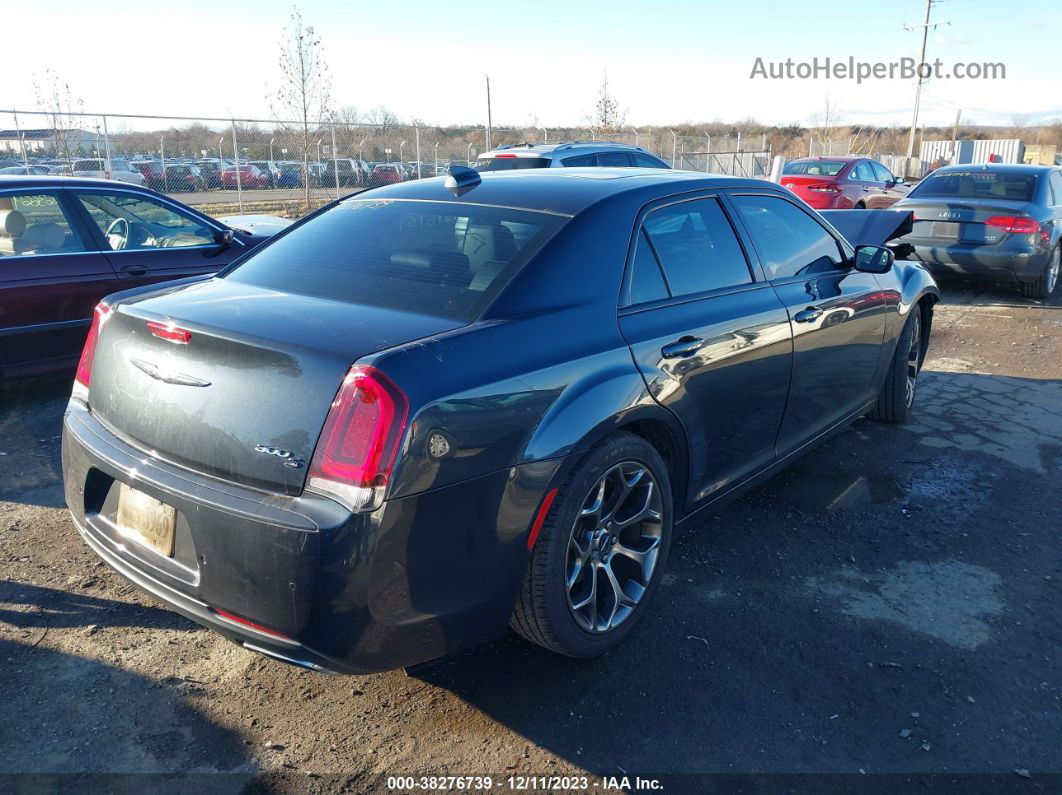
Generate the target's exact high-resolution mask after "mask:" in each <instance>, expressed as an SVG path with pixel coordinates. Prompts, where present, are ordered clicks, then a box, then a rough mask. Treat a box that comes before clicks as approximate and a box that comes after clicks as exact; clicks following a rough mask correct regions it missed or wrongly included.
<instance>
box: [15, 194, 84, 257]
mask: <svg viewBox="0 0 1062 795" xmlns="http://www.w3.org/2000/svg"><path fill="white" fill-rule="evenodd" d="M84 250H85V247H84V245H83V244H82V242H81V239H80V238H79V237H78V235H77V233H76V232H75V231H74V229H73V227H71V225H70V221H69V219H68V218H67V217H66V213H64V212H63V208H62V206H61V205H60V204H59V200H58V199H57V198H56V197H55V196H52V195H50V194H46V193H45V194H34V193H14V194H6V195H3V196H0V258H3V257H32V256H45V255H47V254H69V253H71V252H77V251H84Z"/></svg>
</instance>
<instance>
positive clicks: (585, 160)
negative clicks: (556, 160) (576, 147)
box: [561, 155, 594, 166]
mask: <svg viewBox="0 0 1062 795" xmlns="http://www.w3.org/2000/svg"><path fill="white" fill-rule="evenodd" d="M561 164H562V165H565V166H592V165H594V156H593V155H579V156H578V157H569V158H565V159H564V160H562V161H561Z"/></svg>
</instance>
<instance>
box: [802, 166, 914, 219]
mask: <svg viewBox="0 0 1062 795" xmlns="http://www.w3.org/2000/svg"><path fill="white" fill-rule="evenodd" d="M782 187H785V188H789V190H791V191H793V193H795V194H796V195H797V196H799V197H800V198H801V199H803V200H804V201H806V202H807V203H808V204H810V205H811V206H812V207H814V208H815V209H816V210H848V209H856V210H862V209H871V210H881V209H883V208H885V207H889V206H890V205H892V204H893V203H895V202H897V201H899V200H900V199H902V198H904V197H905V196H907V194H908V193H909V192H910V191H911V186H910V185H908V184H907V182H906V181H905V180H904V178H903V177H897V176H894V175H893V173H892V172H891V171H889V170H888V169H887V168H885V166H883V165H882V164H881V163H879V162H877V161H876V160H870V159H868V158H865V157H805V158H801V159H800V160H791V161H790V162H788V163H786V164H785V167H784V168H783V169H782Z"/></svg>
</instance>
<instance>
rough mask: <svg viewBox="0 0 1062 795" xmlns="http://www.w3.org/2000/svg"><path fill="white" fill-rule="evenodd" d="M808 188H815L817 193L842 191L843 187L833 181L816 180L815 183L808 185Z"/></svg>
mask: <svg viewBox="0 0 1062 795" xmlns="http://www.w3.org/2000/svg"><path fill="white" fill-rule="evenodd" d="M806 187H807V189H808V190H813V191H815V192H816V193H840V192H841V189H840V188H838V187H837V186H836V185H834V184H833V183H832V182H816V183H815V184H813V185H808V186H806Z"/></svg>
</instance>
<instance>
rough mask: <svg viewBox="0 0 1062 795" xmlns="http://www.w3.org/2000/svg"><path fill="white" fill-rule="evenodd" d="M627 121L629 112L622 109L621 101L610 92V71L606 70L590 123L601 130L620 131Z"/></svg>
mask: <svg viewBox="0 0 1062 795" xmlns="http://www.w3.org/2000/svg"><path fill="white" fill-rule="evenodd" d="M626 123H627V114H626V112H625V111H621V110H620V106H619V101H618V100H617V99H616V98H615V97H614V96H612V94H610V93H609V90H608V73H607V72H605V73H604V75H603V77H602V79H601V88H600V89H599V90H598V94H597V102H596V103H594V112H593V114H592V115H591V116H590V124H591V125H592V126H593V127H595V128H597V130H598V131H599V132H606V133H610V132H618V131H619V130H621V129H623V126H624V125H625V124H626Z"/></svg>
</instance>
